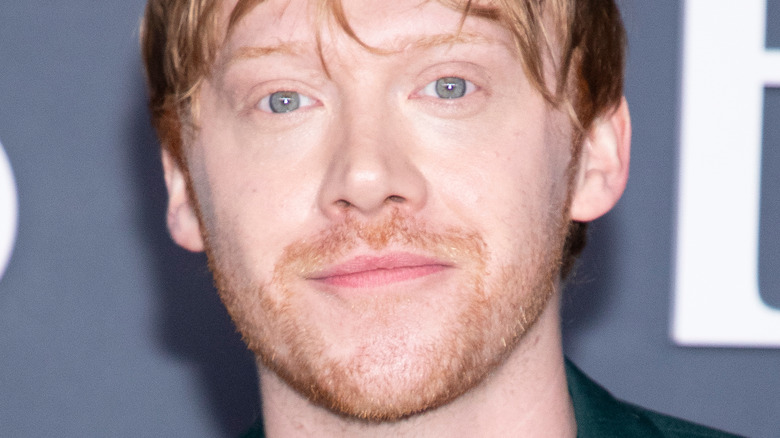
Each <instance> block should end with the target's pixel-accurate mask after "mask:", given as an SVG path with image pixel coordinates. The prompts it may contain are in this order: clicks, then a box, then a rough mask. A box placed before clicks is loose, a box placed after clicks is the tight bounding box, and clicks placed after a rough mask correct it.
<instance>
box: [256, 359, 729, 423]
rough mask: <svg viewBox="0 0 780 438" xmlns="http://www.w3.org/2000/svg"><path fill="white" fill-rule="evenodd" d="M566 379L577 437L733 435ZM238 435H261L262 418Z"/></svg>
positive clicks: (571, 370) (572, 372)
mask: <svg viewBox="0 0 780 438" xmlns="http://www.w3.org/2000/svg"><path fill="white" fill-rule="evenodd" d="M566 380H567V382H568V384H569V394H571V399H572V402H573V403H574V416H575V418H576V419H577V438H610V437H615V438H618V437H619V438H626V437H631V438H645V437H647V438H650V437H668V438H728V437H736V436H738V435H732V434H729V433H725V432H721V431H718V430H715V429H710V428H708V427H704V426H699V425H697V424H693V423H690V422H688V421H684V420H680V419H678V418H674V417H670V416H667V415H662V414H659V413H656V412H652V411H648V410H647V409H642V408H640V407H637V406H634V405H631V404H628V403H625V402H622V401H619V400H617V399H616V398H615V397H612V395H611V394H610V393H609V392H607V391H606V390H605V389H604V388H602V387H601V386H599V385H598V384H597V383H596V382H594V381H592V380H590V379H589V378H588V376H586V375H585V374H583V372H582V371H580V370H579V369H578V368H577V367H576V366H574V364H572V363H571V362H569V361H568V360H567V361H566ZM242 438H265V434H263V423H262V419H258V420H257V422H255V424H254V425H253V426H252V428H251V429H250V430H248V431H247V432H246V433H245V434H244V435H242Z"/></svg>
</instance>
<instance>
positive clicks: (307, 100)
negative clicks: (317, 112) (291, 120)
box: [256, 89, 318, 114]
mask: <svg viewBox="0 0 780 438" xmlns="http://www.w3.org/2000/svg"><path fill="white" fill-rule="evenodd" d="M282 91H289V92H293V93H297V94H298V97H299V99H300V105H299V106H298V108H296V109H295V110H294V111H291V112H295V111H298V110H300V109H302V108H307V107H310V106H314V105H316V104H317V103H318V101H317V99H314V98H313V97H310V96H307V95H305V94H303V93H301V92H300V91H296V90H293V89H289V90H288V89H280V90H276V91H272V92H270V93H268V94H266V95H264V96H263V97H262V98H261V99H260V101H259V102H258V103H257V105H256V108H257V109H259V110H260V111H263V112H266V113H269V114H287V113H275V112H273V111H272V110H271V96H272V95H273V94H274V93H279V92H282Z"/></svg>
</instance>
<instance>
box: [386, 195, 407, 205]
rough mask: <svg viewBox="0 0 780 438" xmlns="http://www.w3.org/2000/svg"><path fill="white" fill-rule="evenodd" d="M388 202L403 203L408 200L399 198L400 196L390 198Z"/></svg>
mask: <svg viewBox="0 0 780 438" xmlns="http://www.w3.org/2000/svg"><path fill="white" fill-rule="evenodd" d="M387 200H388V201H390V202H397V203H401V202H405V201H406V199H405V198H404V197H403V196H398V195H391V196H388V197H387Z"/></svg>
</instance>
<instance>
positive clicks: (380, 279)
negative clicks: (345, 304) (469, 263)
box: [316, 264, 447, 288]
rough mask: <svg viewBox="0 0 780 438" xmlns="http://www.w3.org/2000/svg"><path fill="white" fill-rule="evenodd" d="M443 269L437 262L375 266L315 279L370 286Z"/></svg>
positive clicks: (352, 286)
mask: <svg viewBox="0 0 780 438" xmlns="http://www.w3.org/2000/svg"><path fill="white" fill-rule="evenodd" d="M445 269H447V266H445V265H439V264H430V265H417V266H402V267H397V268H377V269H370V270H365V271H360V272H352V273H349V274H340V275H329V276H327V277H322V278H317V279H316V280H317V281H320V282H322V283H325V284H327V285H330V286H337V287H349V288H372V287H380V286H386V285H390V284H394V283H400V282H403V281H409V280H414V279H417V278H421V277H427V276H429V275H433V274H436V273H438V272H441V271H443V270H445Z"/></svg>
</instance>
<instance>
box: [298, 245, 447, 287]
mask: <svg viewBox="0 0 780 438" xmlns="http://www.w3.org/2000/svg"><path fill="white" fill-rule="evenodd" d="M421 266H442V267H450V266H452V264H451V263H448V262H445V261H442V260H441V259H439V258H436V257H431V256H425V255H418V254H412V253H407V252H392V253H387V254H381V255H359V256H355V257H353V258H350V259H348V260H346V261H344V262H341V263H337V264H335V265H332V266H329V267H326V268H324V269H322V270H318V271H316V272H313V273H312V274H311V275H309V276H308V278H309V279H310V280H322V279H326V278H329V277H338V276H343V275H350V274H358V273H361V272H369V271H375V270H381V269H385V270H391V269H399V268H409V267H421Z"/></svg>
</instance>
